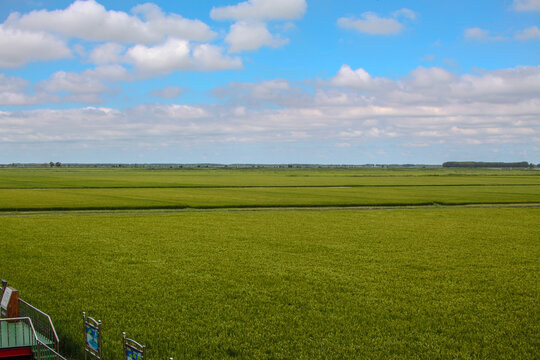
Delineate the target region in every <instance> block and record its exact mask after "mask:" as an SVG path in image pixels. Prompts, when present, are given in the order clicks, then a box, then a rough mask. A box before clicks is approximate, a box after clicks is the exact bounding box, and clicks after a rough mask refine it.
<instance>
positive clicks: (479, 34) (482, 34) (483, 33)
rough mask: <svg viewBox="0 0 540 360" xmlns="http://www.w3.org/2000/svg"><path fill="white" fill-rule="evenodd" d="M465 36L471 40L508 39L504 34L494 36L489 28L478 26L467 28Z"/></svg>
mask: <svg viewBox="0 0 540 360" xmlns="http://www.w3.org/2000/svg"><path fill="white" fill-rule="evenodd" d="M464 35H465V38H466V39H471V40H490V41H500V40H506V38H505V37H504V36H500V35H498V36H493V35H491V34H490V32H489V30H485V29H481V28H478V27H475V28H469V29H465V33H464Z"/></svg>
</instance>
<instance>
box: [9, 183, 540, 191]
mask: <svg viewBox="0 0 540 360" xmlns="http://www.w3.org/2000/svg"><path fill="white" fill-rule="evenodd" d="M539 185H540V184H539V183H524V184H343V185H172V186H44V187H0V190H101V189H103V190H114V189H274V188H275V189H287V188H291V189H298V188H300V189H301V188H324V189H328V188H329V189H342V188H388V187H484V186H539Z"/></svg>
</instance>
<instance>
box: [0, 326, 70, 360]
mask: <svg viewBox="0 0 540 360" xmlns="http://www.w3.org/2000/svg"><path fill="white" fill-rule="evenodd" d="M25 325H26V328H25ZM4 339H7V340H6V342H7V343H6V344H4V343H3V342H4ZM0 341H1V342H2V343H0V348H9V347H21V346H28V347H30V348H31V349H32V354H33V355H34V359H36V360H66V359H65V358H64V357H63V356H62V355H60V354H59V353H57V352H56V351H55V350H54V349H52V348H51V347H49V346H48V345H47V344H45V343H43V342H42V341H41V340H39V338H38V335H37V333H36V329H35V328H34V324H32V319H30V318H29V317H18V318H9V319H0Z"/></svg>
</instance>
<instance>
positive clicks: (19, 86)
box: [0, 74, 56, 105]
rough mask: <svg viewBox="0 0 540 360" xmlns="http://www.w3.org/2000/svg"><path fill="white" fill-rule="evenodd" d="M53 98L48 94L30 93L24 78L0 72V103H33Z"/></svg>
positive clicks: (28, 84)
mask: <svg viewBox="0 0 540 360" xmlns="http://www.w3.org/2000/svg"><path fill="white" fill-rule="evenodd" d="M55 100H56V99H55V97H54V96H52V95H50V94H46V93H43V92H38V93H32V92H31V89H30V83H29V82H28V81H26V80H23V79H21V78H18V77H14V76H5V75H4V74H0V105H35V104H43V103H46V102H52V101H55Z"/></svg>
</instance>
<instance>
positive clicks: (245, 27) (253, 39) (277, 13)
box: [210, 0, 307, 52]
mask: <svg viewBox="0 0 540 360" xmlns="http://www.w3.org/2000/svg"><path fill="white" fill-rule="evenodd" d="M306 8H307V4H306V1H305V0H248V1H244V2H241V3H239V4H237V5H232V6H224V7H218V8H212V11H211V12H210V16H211V17H212V18H213V19H216V20H235V21H236V23H234V24H232V25H231V28H230V31H229V34H227V37H226V38H225V42H227V43H228V44H229V46H230V47H229V51H230V52H241V51H253V50H257V49H259V48H261V47H262V46H269V47H273V48H277V47H280V46H283V45H285V44H287V43H288V42H289V39H282V38H281V37H280V36H279V35H275V34H271V33H270V31H268V28H267V25H266V23H265V22H266V21H276V20H291V19H297V18H300V17H302V15H303V14H304V12H305V11H306ZM291 26H294V24H292V23H290V22H288V23H286V24H285V25H284V26H282V27H281V28H282V30H283V31H287V29H290V28H291Z"/></svg>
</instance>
